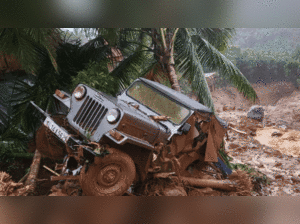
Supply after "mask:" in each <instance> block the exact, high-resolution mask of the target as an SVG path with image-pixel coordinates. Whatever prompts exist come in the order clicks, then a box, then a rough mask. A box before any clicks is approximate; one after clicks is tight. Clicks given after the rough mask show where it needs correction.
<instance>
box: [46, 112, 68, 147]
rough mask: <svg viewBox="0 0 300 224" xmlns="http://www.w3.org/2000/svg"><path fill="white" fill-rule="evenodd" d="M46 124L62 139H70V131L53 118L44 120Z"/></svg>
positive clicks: (65, 140)
mask: <svg viewBox="0 0 300 224" xmlns="http://www.w3.org/2000/svg"><path fill="white" fill-rule="evenodd" d="M44 125H45V126H47V127H48V128H49V129H50V130H51V131H52V132H53V133H55V134H56V135H57V136H58V137H59V138H60V139H61V140H63V141H64V142H67V141H68V139H69V136H68V133H67V132H66V131H64V130H63V129H62V128H60V127H59V126H58V125H57V124H55V123H54V121H52V120H51V118H49V117H47V118H46V119H45V121H44Z"/></svg>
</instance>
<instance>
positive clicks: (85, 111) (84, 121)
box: [73, 96, 107, 134]
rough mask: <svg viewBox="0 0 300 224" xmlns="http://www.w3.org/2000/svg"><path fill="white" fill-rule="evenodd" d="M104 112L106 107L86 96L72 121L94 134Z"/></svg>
mask: <svg viewBox="0 0 300 224" xmlns="http://www.w3.org/2000/svg"><path fill="white" fill-rule="evenodd" d="M106 113H107V108H105V107H104V106H103V105H102V104H100V103H99V102H97V101H96V100H94V99H92V98H91V97H89V96H88V97H87V98H86V99H85V101H84V103H83V104H82V106H81V107H80V109H79V111H78V112H77V114H76V116H75V117H74V119H73V121H74V122H75V123H76V124H77V125H79V127H81V128H82V129H84V130H88V131H89V132H90V133H91V134H94V131H95V130H96V129H97V127H98V126H99V124H100V122H101V120H102V119H103V117H104V116H105V114H106Z"/></svg>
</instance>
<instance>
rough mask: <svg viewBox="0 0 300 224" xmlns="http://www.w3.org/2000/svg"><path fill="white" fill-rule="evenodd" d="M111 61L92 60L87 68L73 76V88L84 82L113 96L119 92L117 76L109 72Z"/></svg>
mask: <svg viewBox="0 0 300 224" xmlns="http://www.w3.org/2000/svg"><path fill="white" fill-rule="evenodd" d="M108 63H109V61H108V60H105V59H103V60H102V61H101V62H92V61H91V62H90V63H89V64H88V66H87V68H86V69H84V70H82V71H80V72H79V73H78V75H77V76H76V77H73V78H72V85H73V89H74V88H75V87H76V86H77V85H78V84H79V83H83V84H86V85H88V86H91V87H92V88H95V89H97V90H99V91H101V92H105V93H107V94H110V95H112V96H115V95H116V94H117V93H118V90H119V88H118V85H117V84H116V78H115V77H113V76H112V75H111V74H109V72H108V67H107V65H108Z"/></svg>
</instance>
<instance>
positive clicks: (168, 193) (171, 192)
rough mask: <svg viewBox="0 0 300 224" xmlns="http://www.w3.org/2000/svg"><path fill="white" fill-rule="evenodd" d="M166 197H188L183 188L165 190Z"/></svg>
mask: <svg viewBox="0 0 300 224" xmlns="http://www.w3.org/2000/svg"><path fill="white" fill-rule="evenodd" d="M163 195H164V196H187V193H186V191H185V190H184V188H183V187H179V186H177V187H174V188H165V189H164V190H163Z"/></svg>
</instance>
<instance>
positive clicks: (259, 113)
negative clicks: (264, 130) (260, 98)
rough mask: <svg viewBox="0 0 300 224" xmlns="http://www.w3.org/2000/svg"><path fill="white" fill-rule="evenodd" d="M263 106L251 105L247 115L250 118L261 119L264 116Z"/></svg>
mask: <svg viewBox="0 0 300 224" xmlns="http://www.w3.org/2000/svg"><path fill="white" fill-rule="evenodd" d="M264 112H265V110H264V108H263V107H261V106H258V105H254V106H252V107H251V108H250V109H249V111H248V113H247V117H248V118H251V119H256V120H262V119H263V118H264Z"/></svg>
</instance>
